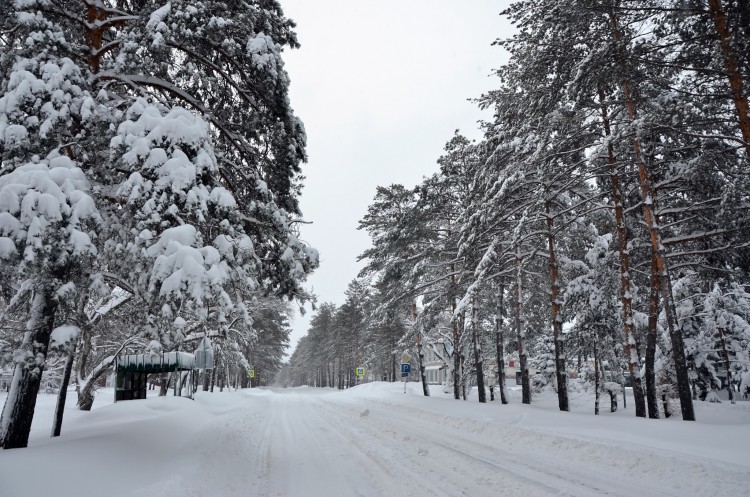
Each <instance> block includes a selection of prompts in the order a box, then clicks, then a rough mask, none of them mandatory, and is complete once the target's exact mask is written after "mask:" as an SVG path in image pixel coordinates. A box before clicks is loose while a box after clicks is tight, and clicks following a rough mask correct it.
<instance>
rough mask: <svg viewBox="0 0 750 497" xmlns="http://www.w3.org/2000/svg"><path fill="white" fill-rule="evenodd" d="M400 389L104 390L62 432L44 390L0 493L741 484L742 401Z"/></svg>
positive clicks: (748, 472)
mask: <svg viewBox="0 0 750 497" xmlns="http://www.w3.org/2000/svg"><path fill="white" fill-rule="evenodd" d="M407 387H408V392H407V394H404V393H403V384H398V383H397V384H389V383H370V384H365V385H361V386H358V387H356V388H352V389H349V390H346V391H337V390H333V389H313V388H307V387H301V388H288V389H269V390H260V389H252V390H250V389H246V390H240V391H233V392H223V393H219V392H215V393H213V394H211V393H204V392H199V393H198V394H197V395H196V398H195V400H194V401H193V400H189V399H185V398H179V397H176V398H175V397H151V398H149V399H147V400H143V401H130V402H120V403H117V404H112V401H111V395H112V391H111V390H103V391H102V392H100V396H99V398H98V399H97V401H96V403H95V409H94V410H93V411H91V412H88V413H86V412H80V411H76V410H75V409H74V408H73V403H74V400H72V401H71V405H70V408H69V409H68V410H67V411H66V419H65V423H64V425H63V436H62V437H60V438H57V439H51V438H49V437H48V434H49V429H50V426H51V419H52V411H53V407H54V400H55V398H54V396H51V395H40V397H39V403H38V409H37V415H36V416H35V419H34V426H33V431H32V437H31V441H30V444H29V447H28V448H27V449H16V450H8V451H0V496H2V497H22V496H27V495H37V496H46V495H75V496H76V497H89V496H91V497H93V496H100V495H107V496H108V497H119V496H123V497H124V496H129V497H139V496H165V497H169V496H175V497H176V496H180V497H182V496H196V497H198V496H200V497H206V496H212V497H224V496H226V497H235V496H236V497H250V496H269V497H270V496H291V497H317V496H320V497H337V496H366V497H369V496H384V497H385V496H387V497H399V496H404V497H405V496H427V495H429V496H450V497H453V496H462V495H466V496H472V497H481V496H493V497H497V496H503V495H508V496H511V495H513V496H537V495H539V496H544V495H569V496H601V495H619V496H633V495H638V496H651V495H653V496H659V497H668V496H680V497H684V496H702V495H706V496H709V495H710V496H715V495H720V496H722V497H730V496H744V495H748V490H747V489H748V477H749V476H750V458H748V454H749V453H750V452H748V451H750V449H749V447H750V403H748V402H741V403H738V404H737V405H734V406H732V405H730V404H728V403H724V404H706V403H697V413H698V419H699V420H698V422H696V423H685V422H682V421H681V420H679V419H670V420H658V421H654V420H644V419H635V418H634V417H633V413H632V407H629V408H628V409H627V410H621V411H620V412H618V413H616V414H614V415H613V414H610V413H606V414H603V415H602V416H598V417H595V416H593V415H592V414H591V410H592V403H591V402H590V400H591V399H590V396H589V395H587V394H586V395H579V396H578V397H577V398H574V399H573V402H572V405H573V412H570V413H560V412H556V411H554V409H553V406H554V401H555V399H554V398H553V395H547V396H544V395H543V396H541V397H540V398H539V399H535V404H533V405H531V406H524V405H521V404H520V402H519V400H518V399H517V398H516V397H517V392H514V391H511V400H512V401H513V402H512V403H511V404H509V405H505V406H503V405H499V403H498V402H493V403H488V404H486V405H480V404H478V403H476V402H475V401H473V402H472V401H469V402H463V401H456V400H453V399H449V398H447V396H446V395H445V394H444V393H443V392H442V391H440V390H439V388H437V387H435V388H433V390H432V392H433V394H434V396H433V397H431V398H425V397H422V396H421V386H420V385H418V384H416V383H410V384H408V385H407ZM71 397H75V396H74V395H73V396H71ZM4 400H5V399H4V397H3V396H2V395H0V403H2V402H4Z"/></svg>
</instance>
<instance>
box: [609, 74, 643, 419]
mask: <svg viewBox="0 0 750 497" xmlns="http://www.w3.org/2000/svg"><path fill="white" fill-rule="evenodd" d="M599 103H600V105H601V112H602V125H603V127H604V134H605V136H606V137H607V138H608V139H609V138H610V137H611V134H612V133H611V129H610V126H609V112H608V110H607V104H606V101H605V98H604V91H602V89H601V88H600V89H599ZM607 162H608V163H609V179H610V184H611V185H612V199H613V201H614V204H615V223H616V225H617V242H618V243H617V245H618V248H619V252H620V301H621V302H622V322H623V331H624V335H625V352H626V354H627V358H628V359H627V362H628V372H629V373H630V378H631V380H632V382H633V400H634V401H635V415H636V416H637V417H641V418H644V417H646V399H645V398H644V395H643V382H642V380H641V366H640V362H641V361H640V354H639V349H640V347H639V344H638V337H637V335H636V333H635V322H634V320H633V292H632V289H633V285H632V283H631V278H630V252H629V251H628V238H629V237H628V227H627V226H626V225H625V209H624V205H623V199H622V190H621V188H620V175H619V174H618V173H617V161H616V159H615V151H614V146H613V145H612V141H611V140H608V143H607ZM624 397H625V390H624V389H623V398H624Z"/></svg>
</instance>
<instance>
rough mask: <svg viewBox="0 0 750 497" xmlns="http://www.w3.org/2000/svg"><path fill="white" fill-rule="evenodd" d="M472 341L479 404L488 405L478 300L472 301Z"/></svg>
mask: <svg viewBox="0 0 750 497" xmlns="http://www.w3.org/2000/svg"><path fill="white" fill-rule="evenodd" d="M471 341H472V345H473V346H474V368H475V369H476V373H477V394H478V396H479V402H481V403H482V404H485V403H487V392H485V390H484V360H483V358H482V346H481V344H480V343H479V316H478V313H477V306H476V300H475V299H474V297H472V299H471Z"/></svg>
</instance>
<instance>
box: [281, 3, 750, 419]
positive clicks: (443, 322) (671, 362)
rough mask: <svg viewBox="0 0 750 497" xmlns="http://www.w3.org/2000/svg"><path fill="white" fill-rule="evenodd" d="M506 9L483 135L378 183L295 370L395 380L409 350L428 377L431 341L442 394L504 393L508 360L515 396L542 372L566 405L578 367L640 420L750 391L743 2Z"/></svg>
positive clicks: (748, 128) (456, 140)
mask: <svg viewBox="0 0 750 497" xmlns="http://www.w3.org/2000/svg"><path fill="white" fill-rule="evenodd" d="M503 14H504V15H506V16H508V17H509V18H510V19H511V20H512V22H513V24H514V25H515V27H516V28H517V29H516V34H515V35H513V36H512V37H511V38H509V39H503V40H498V41H497V42H496V44H497V45H499V46H500V47H502V48H504V49H505V50H506V51H507V52H508V54H509V61H508V62H507V63H506V64H504V65H503V66H502V67H500V68H498V69H497V71H496V76H497V83H496V89H495V90H493V91H490V92H488V93H487V94H485V95H483V96H482V97H481V98H480V99H479V100H478V104H479V105H480V106H481V107H482V108H485V109H490V110H492V112H493V117H492V119H490V120H488V122H484V123H482V125H481V131H482V134H483V139H482V140H480V141H476V142H475V141H470V140H468V139H466V138H464V137H463V136H462V135H461V134H460V133H459V132H456V134H455V136H453V137H452V138H451V139H450V140H449V141H448V143H447V145H446V147H445V151H444V153H443V155H442V156H441V158H440V159H439V160H438V164H437V170H436V172H435V173H434V174H433V175H431V176H429V177H425V178H424V179H423V181H422V183H421V184H418V185H416V186H415V187H413V188H408V187H405V186H403V185H399V184H393V185H383V186H380V187H378V189H377V193H376V195H375V198H374V199H373V202H372V204H371V205H370V207H369V209H368V212H367V214H366V215H365V216H364V218H363V219H362V220H361V222H360V229H362V230H366V231H367V233H368V234H369V235H370V238H371V247H370V248H369V249H367V250H366V251H365V252H364V253H363V254H362V255H361V257H360V258H361V260H362V261H363V262H364V264H365V266H364V269H363V271H362V273H361V274H360V275H359V276H360V277H359V279H357V280H355V281H353V282H352V284H351V285H350V288H349V291H348V292H347V299H346V303H345V304H344V305H342V306H340V307H336V306H333V305H329V304H326V305H324V306H322V307H321V308H320V309H319V310H318V312H317V314H316V315H315V317H314V318H313V321H312V324H311V328H310V332H309V334H308V335H307V336H306V337H305V338H303V339H302V340H301V341H300V343H299V344H298V346H297V349H296V351H295V353H294V356H293V357H292V359H291V361H290V364H289V366H288V370H287V371H286V372H285V373H286V374H288V375H289V376H288V381H289V382H290V383H291V384H309V385H316V386H337V387H339V388H344V387H346V386H348V385H351V384H352V381H353V378H352V375H353V367H354V366H355V365H356V366H364V367H366V368H367V369H368V371H370V373H371V374H370V376H369V377H370V378H373V379H378V380H388V381H395V380H397V379H398V378H397V370H396V368H397V363H398V362H400V357H401V354H402V352H403V350H405V349H408V350H410V351H412V363H414V364H415V365H416V369H417V371H419V372H421V375H420V374H419V373H417V375H416V376H421V381H423V382H426V380H425V376H424V364H423V357H424V351H425V350H426V348H428V347H430V348H433V349H434V350H437V349H438V348H439V349H440V350H441V351H443V352H444V354H445V357H443V359H444V363H445V366H446V367H447V368H448V370H449V371H450V374H449V379H448V382H447V383H448V385H447V386H451V385H452V390H453V395H454V397H455V398H456V399H459V398H462V397H463V398H466V395H465V390H466V385H467V383H470V384H473V385H476V386H477V388H478V389H479V401H480V402H485V401H486V400H487V398H486V394H485V390H486V389H487V385H497V386H498V387H500V392H499V394H500V399H501V401H502V402H503V403H505V402H506V398H505V395H504V391H503V388H502V387H503V381H502V378H498V375H503V374H504V368H503V367H500V368H498V367H497V365H498V364H501V365H505V364H506V363H507V362H508V360H509V359H512V360H513V361H514V363H520V375H519V376H520V380H521V384H522V393H523V395H522V399H523V402H524V403H530V402H532V401H533V395H534V391H535V390H537V391H538V390H539V389H543V388H551V389H553V390H554V391H555V392H556V394H557V397H558V401H559V408H560V410H563V411H566V410H568V409H569V401H568V390H569V388H570V387H571V385H572V383H573V380H575V381H576V382H581V381H583V382H589V383H591V384H593V385H595V388H596V389H597V393H598V392H610V393H611V394H613V395H616V394H617V392H621V391H622V386H624V385H625V383H626V381H627V383H628V386H630V385H632V397H631V399H632V402H634V407H635V409H634V412H635V414H636V416H640V417H649V418H658V417H661V416H670V415H672V414H677V413H681V416H682V418H683V419H684V420H695V413H694V406H693V402H695V401H703V400H717V399H718V398H719V395H718V391H719V390H720V389H726V390H727V392H726V394H725V395H724V397H725V398H729V399H731V400H733V399H735V398H736V396H737V395H743V394H747V393H748V392H750V373H749V371H750V355H749V352H750V324H748V323H750V218H749V216H748V214H749V213H750V115H749V109H748V96H749V95H750V4H749V3H748V2H745V1H741V0H637V1H636V0H533V1H532V0H520V1H517V2H515V3H513V4H512V6H511V7H510V8H509V9H508V10H507V11H506V12H504V13H503ZM446 342H449V343H451V344H454V347H453V350H452V354H450V357H448V349H447V348H444V347H443V346H442V344H444V343H446ZM438 344H441V346H440V347H437V345H438ZM628 379H629V381H628ZM498 380H499V381H498ZM493 393H494V392H493ZM425 394H427V388H426V386H425ZM597 398H598V397H597ZM597 409H598V404H597Z"/></svg>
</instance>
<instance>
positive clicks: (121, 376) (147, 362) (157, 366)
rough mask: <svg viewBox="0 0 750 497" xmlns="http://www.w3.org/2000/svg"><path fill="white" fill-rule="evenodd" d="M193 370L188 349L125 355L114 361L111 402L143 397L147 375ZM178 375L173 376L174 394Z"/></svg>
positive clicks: (192, 362)
mask: <svg viewBox="0 0 750 497" xmlns="http://www.w3.org/2000/svg"><path fill="white" fill-rule="evenodd" d="M193 369H195V356H194V355H193V354H190V353H188V352H164V353H162V354H129V355H123V356H120V357H118V358H117V359H116V360H115V377H116V379H115V402H118V401H120V400H135V399H145V398H146V388H147V385H146V379H147V378H148V375H150V374H161V373H177V372H179V371H192V370H193ZM187 376H188V384H187V387H188V392H189V395H192V393H193V384H192V377H193V375H191V374H189V375H187ZM179 380H180V378H175V382H174V392H175V395H178V391H179V390H181V389H180V386H179V384H180V381H179Z"/></svg>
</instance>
